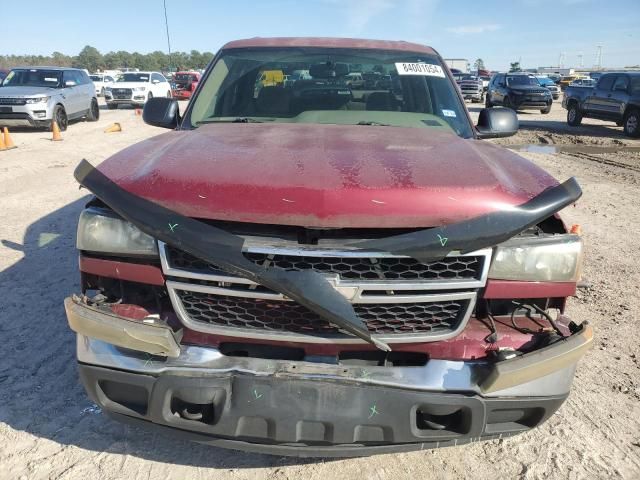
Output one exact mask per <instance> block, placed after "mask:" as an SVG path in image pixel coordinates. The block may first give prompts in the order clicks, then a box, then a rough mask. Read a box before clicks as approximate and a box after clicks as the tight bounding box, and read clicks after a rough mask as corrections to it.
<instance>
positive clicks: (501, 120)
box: [476, 107, 518, 138]
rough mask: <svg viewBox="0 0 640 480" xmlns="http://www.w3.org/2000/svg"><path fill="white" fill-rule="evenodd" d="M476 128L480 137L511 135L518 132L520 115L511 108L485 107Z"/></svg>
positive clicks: (481, 111)
mask: <svg viewBox="0 0 640 480" xmlns="http://www.w3.org/2000/svg"><path fill="white" fill-rule="evenodd" d="M476 130H477V131H478V136H479V137H480V138H502V137H510V136H511V135H515V134H516V133H517V132H518V116H517V115H516V112H514V111H513V110H511V109H510V108H504V107H494V108H483V109H482V110H480V116H479V117H478V125H476Z"/></svg>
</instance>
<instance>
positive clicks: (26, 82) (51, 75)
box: [2, 68, 62, 88]
mask: <svg viewBox="0 0 640 480" xmlns="http://www.w3.org/2000/svg"><path fill="white" fill-rule="evenodd" d="M2 85H3V86H5V87H50V88H58V87H60V86H62V71H60V70H40V69H37V68H29V69H15V70H11V71H10V72H9V74H8V75H7V78H5V80H4V82H3V84H2Z"/></svg>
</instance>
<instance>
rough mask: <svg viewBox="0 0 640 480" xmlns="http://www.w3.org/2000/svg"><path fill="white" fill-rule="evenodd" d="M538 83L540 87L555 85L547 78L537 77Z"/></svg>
mask: <svg viewBox="0 0 640 480" xmlns="http://www.w3.org/2000/svg"><path fill="white" fill-rule="evenodd" d="M538 82H540V85H542V86H543V87H546V86H547V85H555V83H554V82H553V80H551V79H550V78H547V77H541V78H540V77H539V78H538Z"/></svg>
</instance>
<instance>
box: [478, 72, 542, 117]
mask: <svg viewBox="0 0 640 480" xmlns="http://www.w3.org/2000/svg"><path fill="white" fill-rule="evenodd" d="M552 103H553V95H552V93H551V92H550V91H549V90H548V89H546V88H544V87H542V86H541V85H540V83H539V82H538V79H537V78H536V77H534V76H533V75H529V74H526V73H498V74H496V75H494V76H493V77H492V78H491V82H490V83H489V89H488V90H487V97H486V101H485V105H486V107H487V108H491V107H494V106H497V105H500V106H503V107H507V108H511V109H513V110H540V112H541V113H545V114H546V113H549V112H550V111H551V104H552Z"/></svg>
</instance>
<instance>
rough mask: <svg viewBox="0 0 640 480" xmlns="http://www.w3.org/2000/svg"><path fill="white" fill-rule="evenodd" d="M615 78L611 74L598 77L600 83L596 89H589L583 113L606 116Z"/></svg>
mask: <svg viewBox="0 0 640 480" xmlns="http://www.w3.org/2000/svg"><path fill="white" fill-rule="evenodd" d="M615 78H616V76H615V75H611V74H608V75H603V76H602V77H600V81H599V82H598V84H597V85H596V87H595V88H593V89H591V92H590V93H588V94H587V97H586V99H585V101H584V106H583V110H584V111H585V112H588V113H595V114H597V115H604V116H606V115H607V102H608V98H609V96H610V95H611V88H612V87H613V81H614V80H615Z"/></svg>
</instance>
